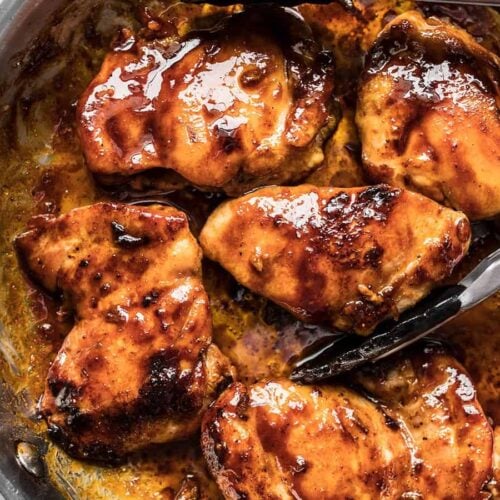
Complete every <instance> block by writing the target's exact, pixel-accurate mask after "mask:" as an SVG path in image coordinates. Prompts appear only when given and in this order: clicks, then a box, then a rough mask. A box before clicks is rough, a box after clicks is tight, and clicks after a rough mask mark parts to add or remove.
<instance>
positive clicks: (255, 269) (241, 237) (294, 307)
mask: <svg viewBox="0 0 500 500" xmlns="http://www.w3.org/2000/svg"><path fill="white" fill-rule="evenodd" d="M469 238H470V228H469V223H468V221H467V219H466V217H465V216H464V215H463V214H461V213H459V212H454V211H453V210H450V209H447V208H444V207H442V206H440V205H438V204H437V203H435V202H433V201H432V200H429V199H427V198H425V197H423V196H420V195H418V194H415V193H411V192H409V191H405V190H401V189H396V188H391V187H389V186H384V185H380V186H371V187H363V188H350V189H338V188H327V187H321V188H318V187H314V186H308V185H303V186H298V187H268V188H263V189H260V190H258V191H254V192H253V193H251V194H249V195H247V196H244V197H242V198H239V199H237V200H233V201H229V202H226V203H225V204H223V205H221V206H219V207H218V208H217V209H216V210H215V211H214V213H213V214H212V215H211V216H210V218H209V219H208V221H207V223H206V225H205V227H204V228H203V230H202V233H201V235H200V242H201V245H202V247H203V250H204V252H205V255H207V256H208V257H209V258H210V259H212V260H215V261H217V262H219V263H220V264H221V265H222V266H223V267H225V268H226V269H227V270H228V271H229V272H230V273H231V274H233V275H234V276H235V278H236V279H237V280H238V281H239V282H240V283H241V284H243V285H244V286H246V287H248V288H250V289H251V290H253V291H255V292H257V293H260V294H261V295H264V296H265V297H267V298H269V299H271V300H273V301H274V302H276V303H278V304H279V305H281V306H283V307H285V308H286V309H288V310H289V311H291V312H292V313H293V314H295V315H296V316H297V317H298V318H300V319H302V320H304V321H313V322H323V321H326V322H329V323H330V324H331V325H332V326H333V327H335V328H338V329H341V330H348V331H351V330H353V331H355V332H357V333H361V334H366V333H370V332H371V331H372V330H373V328H374V327H375V326H376V324H377V323H378V322H380V321H381V320H382V319H384V318H386V317H387V316H396V315H397V314H398V312H400V311H402V310H404V309H406V308H408V307H409V306H411V305H413V304H415V303H416V302H417V301H418V300H420V299H421V298H422V297H423V296H424V295H426V294H427V293H428V292H429V291H430V289H431V288H432V286H433V285H434V284H435V283H436V282H438V281H439V280H441V279H443V278H444V277H445V276H447V275H449V274H450V273H451V271H452V269H453V267H454V266H455V265H456V264H457V262H458V261H460V259H461V258H462V257H463V256H464V254H465V253H466V252H467V248H468V245H469Z"/></svg>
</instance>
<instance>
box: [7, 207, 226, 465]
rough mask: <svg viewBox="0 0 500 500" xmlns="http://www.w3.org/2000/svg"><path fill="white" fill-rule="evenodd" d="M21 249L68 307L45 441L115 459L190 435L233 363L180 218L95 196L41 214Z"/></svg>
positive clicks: (49, 386)
mask: <svg viewBox="0 0 500 500" xmlns="http://www.w3.org/2000/svg"><path fill="white" fill-rule="evenodd" d="M16 247H17V250H18V252H19V255H20V257H21V259H22V261H23V262H24V263H25V264H26V266H27V270H28V272H29V274H30V275H31V276H32V277H33V279H34V280H36V281H37V282H39V283H40V284H41V285H43V286H44V287H45V288H46V289H47V290H49V291H50V292H58V291H62V292H63V293H64V295H65V296H66V298H67V300H68V301H69V303H70V304H71V305H72V306H73V308H74V311H75V325H74V328H73V329H72V330H71V331H70V332H69V334H68V336H67V337H66V339H65V341H64V343H63V345H62V347H61V349H60V351H59V353H58V355H57V357H56V359H55V360H54V362H53V364H52V366H51V368H50V371H49V373H48V376H47V382H46V389H45V394H44V395H43V398H42V400H41V405H40V409H41V413H42V415H43V416H44V417H45V418H46V420H47V422H48V426H49V433H50V434H51V436H52V437H53V438H54V439H55V440H56V441H57V442H59V443H60V444H62V445H63V447H64V448H65V449H66V450H67V451H68V452H70V453H71V454H72V455H75V456H78V457H83V458H87V457H88V458H92V459H99V460H114V459H116V458H117V457H119V456H120V455H122V454H124V453H126V452H129V451H132V450H135V449H138V448H141V447H143V446H145V445H148V444H150V443H163V442H166V441H170V440H173V439H177V438H182V437H185V436H188V435H190V434H192V433H193V432H195V431H196V429H197V428H198V426H199V422H200V413H201V412H202V411H203V410H204V409H205V408H206V407H207V405H208V404H209V403H210V402H211V400H212V399H213V398H214V397H215V396H216V390H217V387H218V385H219V384H220V383H221V382H222V381H224V379H225V378H226V377H228V376H230V375H231V369H230V367H229V365H228V362H227V361H226V359H225V357H224V356H223V355H222V354H221V353H220V352H219V350H218V349H217V347H215V346H214V345H212V344H211V329H212V326H211V317H210V312H209V308H208V298H207V296H206V293H205V290H204V288H203V285H202V282H201V276H200V274H201V264H200V261H201V251H200V248H199V247H198V245H197V243H196V241H195V239H194V238H193V236H192V235H191V233H190V231H189V227H188V223H187V219H186V216H185V215H184V214H183V213H182V212H180V211H178V210H176V209H173V208H170V207H148V208H139V207H130V206H125V205H119V204H111V203H100V204H96V205H92V206H87V207H83V208H78V209H75V210H73V211H71V212H69V213H68V214H66V215H62V216H60V217H58V218H54V217H50V216H42V217H40V218H38V219H36V220H35V227H34V228H33V229H31V230H29V231H27V232H26V233H24V234H22V235H20V236H19V237H18V238H17V239H16Z"/></svg>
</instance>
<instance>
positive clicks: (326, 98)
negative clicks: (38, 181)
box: [78, 7, 335, 194]
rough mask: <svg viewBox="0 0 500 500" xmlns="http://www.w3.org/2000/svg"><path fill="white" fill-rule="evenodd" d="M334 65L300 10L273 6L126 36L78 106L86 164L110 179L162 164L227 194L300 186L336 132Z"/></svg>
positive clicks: (202, 185) (108, 57)
mask: <svg viewBox="0 0 500 500" xmlns="http://www.w3.org/2000/svg"><path fill="white" fill-rule="evenodd" d="M243 27H244V29H242V28H243ZM333 70H334V68H333V60H332V57H331V55H330V54H329V53H327V52H324V51H322V50H321V48H320V47H319V45H318V44H317V43H316V42H315V41H314V39H313V38H312V34H311V31H310V29H309V27H308V26H307V24H306V23H305V22H304V21H303V19H302V18H301V17H300V15H299V14H298V13H296V12H294V11H292V10H289V9H281V8H279V7H264V8H263V7H261V8H249V10H247V11H245V12H242V13H238V14H234V15H232V16H227V17H226V18H225V19H223V20H222V21H221V22H220V23H219V24H217V25H216V26H215V27H214V28H212V29H205V30H194V31H192V32H189V33H188V34H187V35H185V36H184V37H183V38H181V39H179V40H178V41H174V42H172V41H167V40H155V41H144V40H140V39H138V38H136V37H135V36H134V35H132V34H129V36H128V37H126V38H125V40H124V41H122V43H121V44H120V45H118V46H117V47H116V48H115V49H114V51H113V52H111V53H110V54H108V55H107V57H106V59H105V60H104V63H103V65H102V68H101V71H100V72H99V74H98V75H97V76H96V77H95V79H94V80H93V82H92V83H91V84H90V86H89V87H88V89H87V90H86V92H85V93H84V94H83V96H82V97H81V99H80V102H79V106H78V123H79V134H80V138H81V141H82V146H83V150H84V153H85V156H86V159H87V163H88V166H89V168H90V170H91V171H92V172H93V173H95V174H98V175H99V176H100V177H101V179H103V178H104V179H107V181H108V182H113V181H114V180H116V179H117V177H116V176H118V177H119V178H121V177H123V176H129V175H131V174H135V173H138V172H141V171H144V170H147V169H150V168H152V167H164V168H167V169H172V170H174V171H175V172H177V173H178V174H180V175H182V176H183V177H184V178H185V179H187V180H188V181H189V182H191V183H192V184H195V185H196V186H199V187H201V188H206V189H223V190H225V191H226V192H227V193H229V194H238V193H241V192H244V191H246V190H248V189H250V188H252V187H255V186H259V185H262V184H266V183H283V182H291V181H295V180H298V179H301V178H303V177H305V176H306V175H307V174H308V173H309V172H310V171H311V170H312V169H313V168H314V167H316V166H318V165H319V164H320V163H321V162H322V160H323V152H322V148H321V146H322V143H323V141H324V139H325V137H326V135H327V134H328V132H329V131H330V130H331V129H332V127H333V126H334V122H335V120H334V118H333V116H332V91H333ZM103 176H105V177H103ZM110 176H111V177H110Z"/></svg>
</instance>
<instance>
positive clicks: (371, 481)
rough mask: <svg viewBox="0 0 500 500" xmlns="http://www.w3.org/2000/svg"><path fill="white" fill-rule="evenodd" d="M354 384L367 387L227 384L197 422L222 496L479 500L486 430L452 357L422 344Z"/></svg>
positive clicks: (488, 438)
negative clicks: (424, 348) (412, 354)
mask: <svg viewBox="0 0 500 500" xmlns="http://www.w3.org/2000/svg"><path fill="white" fill-rule="evenodd" d="M422 362H423V364H422ZM360 379H361V377H360ZM362 382H363V383H364V385H365V386H366V387H367V388H369V389H373V391H372V393H371V394H363V393H362V392H358V391H354V390H352V389H349V388H346V387H342V386H340V385H331V386H300V385H295V384H293V383H292V382H290V381H288V380H283V379H282V380H275V381H268V382H264V381H263V382H259V383H256V384H254V385H252V386H250V387H248V388H247V387H245V386H244V385H242V384H240V383H236V384H233V385H231V386H230V387H229V388H228V389H227V390H226V391H225V392H224V393H223V394H222V395H221V396H220V398H219V399H218V400H217V402H216V403H215V405H213V406H212V407H211V408H210V409H209V410H208V412H207V413H206V414H205V417H204V419H203V425H202V448H203V453H204V456H205V459H206V460H207V463H208V466H209V469H210V472H211V473H212V475H213V476H214V478H215V479H216V480H217V483H218V485H219V488H220V489H221V491H222V493H223V494H224V497H225V498H227V499H237V498H248V499H261V498H265V499H296V498H301V499H303V500H306V499H318V498H331V499H341V498H342V499H344V498H356V499H357V498H363V499H364V498H366V499H368V498H387V499H399V498H429V499H444V498H463V499H472V498H479V497H480V491H481V488H482V486H483V485H484V483H485V482H486V481H487V480H488V478H489V477H490V475H491V467H492V444H493V443H492V441H493V439H492V431H491V428H490V426H489V424H488V421H487V419H486V417H485V416H484V414H483V413H482V410H481V407H480V405H479V404H478V403H477V401H476V398H475V392H474V388H473V386H472V384H471V382H470V380H469V378H468V376H467V374H466V373H465V372H464V370H463V368H462V367H461V366H460V365H459V364H458V363H457V362H456V361H455V360H454V359H453V358H451V357H449V356H447V355H445V354H443V353H441V354H439V353H432V354H431V353H430V352H429V351H425V352H424V353H423V354H420V355H418V356H417V357H415V358H406V357H405V358H402V359H400V360H392V362H391V363H390V366H389V365H387V366H385V367H384V368H382V367H381V368H379V370H378V372H377V374H376V376H374V375H371V374H369V373H367V374H365V375H364V379H363V381H362ZM379 384H381V387H380V388H379V387H378V385H379ZM375 395H376V396H377V397H376V398H375V397H374V396H375ZM386 397H387V399H385V398H386Z"/></svg>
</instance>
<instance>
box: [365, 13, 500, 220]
mask: <svg viewBox="0 0 500 500" xmlns="http://www.w3.org/2000/svg"><path fill="white" fill-rule="evenodd" d="M499 82H500V59H499V58H498V57H497V56H496V55H495V54H493V53H492V52H489V51H488V50H487V49H485V48H484V47H482V46H481V45H479V44H478V43H477V42H476V41H475V40H474V39H473V38H472V37H471V36H470V35H468V34H467V33H466V32H465V31H463V30H461V29H459V28H456V27H454V26H452V25H451V24H448V23H445V22H443V21H439V20H438V19H436V18H430V19H427V20H426V19H424V18H423V17H422V16H421V15H420V14H419V13H417V12H408V13H406V14H403V15H401V16H399V17H398V18H396V19H394V20H393V21H392V22H391V23H390V24H389V25H388V26H386V27H385V29H384V30H383V31H382V33H381V34H380V36H379V37H378V39H377V41H376V42H375V45H374V46H373V48H372V50H371V53H370V54H369V57H368V59H367V63H366V67H365V70H364V74H363V75H362V79H361V84H360V92H359V99H358V108H357V109H358V111H357V123H358V126H359V129H360V134H361V143H362V147H363V161H364V165H365V167H366V170H367V172H368V174H369V176H370V177H371V178H372V179H373V180H375V181H376V182H387V183H389V184H392V185H395V186H399V187H408V188H410V189H412V190H415V191H419V192H421V193H423V194H425V195H427V196H429V197H431V198H433V199H435V200H437V201H439V202H441V203H445V204H446V205H448V206H451V207H454V208H456V209H459V210H462V211H463V212H465V213H466V214H467V215H468V216H469V217H470V218H472V219H481V218H486V217H491V216H494V215H497V214H498V213H500V108H499V106H500V90H499V89H500V87H499Z"/></svg>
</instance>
